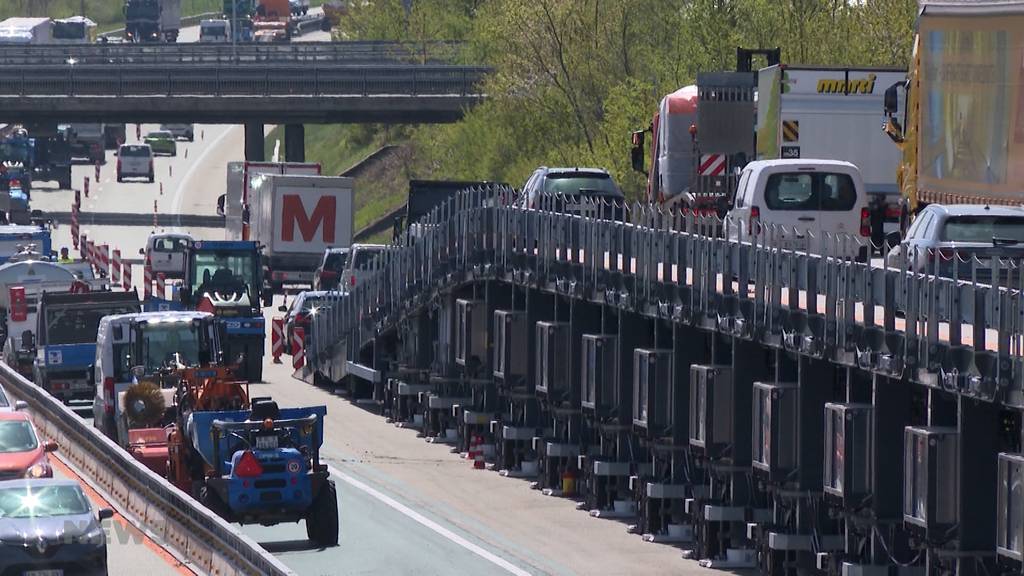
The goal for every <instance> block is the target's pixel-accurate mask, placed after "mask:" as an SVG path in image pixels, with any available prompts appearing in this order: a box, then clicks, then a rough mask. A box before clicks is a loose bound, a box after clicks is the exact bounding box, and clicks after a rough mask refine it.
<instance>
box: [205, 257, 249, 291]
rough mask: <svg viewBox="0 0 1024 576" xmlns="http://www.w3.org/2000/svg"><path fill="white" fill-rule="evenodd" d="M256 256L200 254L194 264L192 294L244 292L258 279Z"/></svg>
mask: <svg viewBox="0 0 1024 576" xmlns="http://www.w3.org/2000/svg"><path fill="white" fill-rule="evenodd" d="M257 265H258V263H257V261H256V257H255V254H252V253H248V252H246V253H241V252H227V251H223V252H199V253H197V254H196V255H195V258H194V259H193V263H192V292H193V293H194V294H197V295H202V294H203V293H205V292H244V291H247V290H248V288H250V287H252V285H253V278H255V277H256V266H257Z"/></svg>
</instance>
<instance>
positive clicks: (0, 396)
mask: <svg viewBox="0 0 1024 576" xmlns="http://www.w3.org/2000/svg"><path fill="white" fill-rule="evenodd" d="M10 405H11V401H10V400H8V399H7V396H6V395H5V394H4V389H3V388H0V408H7V407H9V406H10Z"/></svg>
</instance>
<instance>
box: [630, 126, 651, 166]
mask: <svg viewBox="0 0 1024 576" xmlns="http://www.w3.org/2000/svg"><path fill="white" fill-rule="evenodd" d="M644 132H646V130H637V131H636V132H633V145H632V147H631V148H630V149H629V161H630V163H631V164H632V166H633V170H635V171H637V172H641V173H643V174H644V175H646V174H647V166H645V165H644Z"/></svg>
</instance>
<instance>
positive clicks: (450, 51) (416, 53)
mask: <svg viewBox="0 0 1024 576" xmlns="http://www.w3.org/2000/svg"><path fill="white" fill-rule="evenodd" d="M461 50H462V43H460V42H446V41H436V42H418V43H417V42H390V41H349V42H294V43H266V44H264V43H252V42H246V43H241V44H230V43H168V44H165V43H153V44H144V43H143V44H80V45H73V44H72V45H68V44H52V45H31V46H17V45H12V46H4V49H3V50H0V67H4V66H35V65H66V64H68V63H69V62H71V61H73V62H75V63H77V64H82V65H86V64H98V65H111V64H116V65H126V64H136V65H137V64H150V65H154V64H215V63H231V62H249V63H261V64H271V65H273V64H292V65H294V64H295V63H312V62H318V63H320V64H333V65H340V64H388V63H403V62H405V63H419V64H426V63H437V64H440V63H450V62H454V61H456V60H457V57H458V56H459V54H460V52H461Z"/></svg>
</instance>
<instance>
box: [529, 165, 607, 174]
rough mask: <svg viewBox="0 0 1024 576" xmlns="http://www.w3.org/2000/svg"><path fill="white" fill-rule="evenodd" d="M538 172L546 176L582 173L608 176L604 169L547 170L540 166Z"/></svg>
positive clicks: (572, 168)
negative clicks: (541, 171)
mask: <svg viewBox="0 0 1024 576" xmlns="http://www.w3.org/2000/svg"><path fill="white" fill-rule="evenodd" d="M540 170H543V171H544V172H545V174H547V175H550V174H576V173H582V174H604V175H605V176H608V175H609V174H608V171H607V170H605V169H604V168H586V167H559V168H549V167H547V166H542V167H541V168H540Z"/></svg>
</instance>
